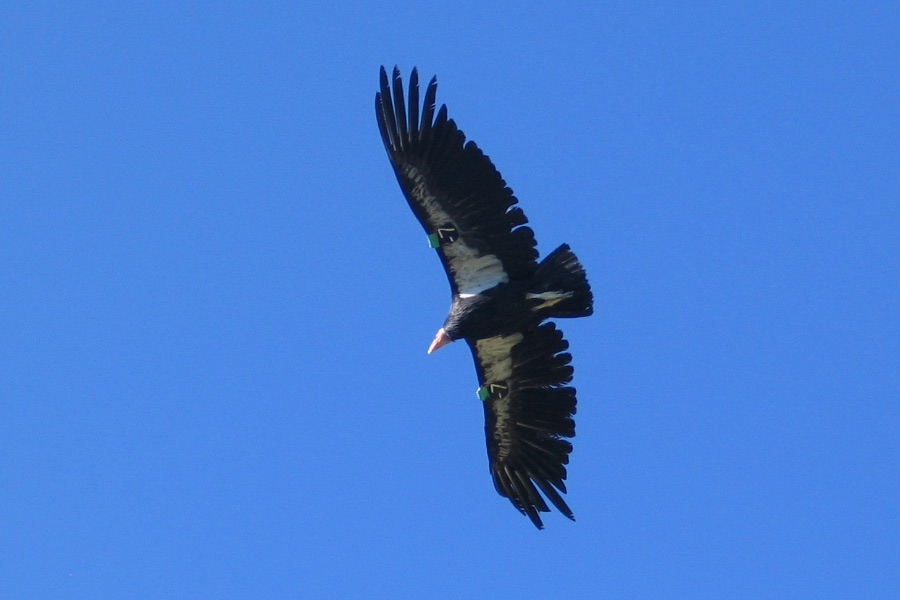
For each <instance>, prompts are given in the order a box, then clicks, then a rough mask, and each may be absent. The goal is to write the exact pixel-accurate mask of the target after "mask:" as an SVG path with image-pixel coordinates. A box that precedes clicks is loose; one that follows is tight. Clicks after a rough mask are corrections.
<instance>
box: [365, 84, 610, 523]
mask: <svg viewBox="0 0 900 600" xmlns="http://www.w3.org/2000/svg"><path fill="white" fill-rule="evenodd" d="M392 79H393V81H392V83H389V82H388V76H387V73H386V72H385V70H384V67H382V68H381V81H380V83H381V89H380V91H379V92H378V93H376V94H375V115H376V117H377V119H378V128H379V130H380V131H381V138H382V140H383V141H384V146H385V148H386V149H387V153H388V157H389V158H390V160H391V165H393V167H394V173H396V175H397V180H398V181H399V182H400V187H401V188H402V190H403V194H404V196H406V200H407V202H409V206H410V207H411V208H412V210H413V213H414V214H415V215H416V218H418V219H419V222H420V223H422V226H423V227H424V228H425V232H426V233H427V235H428V242H429V245H430V246H431V247H433V248H436V249H437V253H438V256H440V258H441V263H442V264H443V265H444V270H445V271H446V272H447V277H448V278H449V280H450V290H451V292H452V299H451V304H450V312H449V314H448V315H447V319H446V320H445V321H444V325H443V327H441V328H440V329H439V330H438V332H437V335H436V336H435V338H434V341H433V342H431V346H430V347H429V348H428V353H429V354H430V353H431V352H433V351H434V350H436V349H437V348H440V347H441V346H444V345H445V344H448V343H449V342H452V341H454V340H459V339H462V340H465V341H466V343H467V344H468V345H469V348H470V349H471V351H472V356H473V357H474V359H475V369H476V371H477V372H478V384H479V386H480V387H479V388H478V391H477V394H478V397H479V398H480V399H481V400H482V401H483V404H484V418H485V433H486V436H487V450H488V457H489V460H490V470H491V476H492V477H493V481H494V487H495V488H496V489H497V492H499V493H500V495H501V496H506V497H507V498H509V500H510V502H512V504H513V506H515V507H516V508H517V509H518V510H519V512H521V513H522V514H525V515H527V516H528V517H529V518H530V519H531V521H532V522H533V523H534V524H535V525H536V526H537V527H538V528H539V529H543V526H544V525H543V523H542V522H541V518H540V515H539V514H538V513H539V512H547V511H549V510H550V509H549V508H548V506H547V503H546V502H545V500H544V497H546V498H547V499H548V500H549V501H550V502H551V503H552V504H553V505H554V506H556V508H557V509H558V510H559V511H560V512H562V513H563V514H564V515H566V516H567V517H569V518H570V519H572V520H574V516H573V514H572V511H571V510H570V509H569V507H568V506H567V505H566V503H565V501H564V500H563V498H562V496H560V492H562V493H565V492H566V485H565V479H566V467H565V465H566V464H568V462H569V453H570V452H571V451H572V444H570V443H569V441H568V440H566V439H565V438H571V437H574V436H575V421H574V420H573V419H572V417H573V415H574V414H575V388H573V387H570V386H567V385H566V384H568V383H569V382H570V381H571V380H572V367H571V366H569V363H570V361H571V358H572V357H571V355H570V354H569V353H568V352H566V349H567V348H568V346H569V344H568V342H566V340H564V339H563V336H562V332H560V331H559V330H558V329H556V326H555V325H554V324H553V323H544V320H545V319H548V318H554V317H586V316H588V315H590V314H591V313H592V312H593V296H592V294H591V288H590V286H589V285H588V282H587V278H586V276H585V273H584V268H583V267H582V266H581V263H579V262H578V259H577V258H576V257H575V254H574V253H573V252H572V251H571V250H570V249H569V246H568V245H566V244H563V245H561V246H560V247H559V248H557V249H556V250H554V251H553V252H551V253H550V254H549V255H548V256H547V257H545V258H544V259H543V260H542V261H541V262H538V261H537V258H538V253H537V250H536V249H535V246H536V245H537V244H536V242H535V239H534V232H532V230H531V228H530V227H528V226H526V225H525V223H527V222H528V219H526V218H525V214H524V213H523V212H522V209H521V208H519V207H518V206H517V202H518V201H517V200H516V197H515V196H513V193H512V190H510V189H509V187H507V185H506V182H505V181H504V180H503V178H502V177H501V176H500V173H499V172H497V169H496V168H494V165H493V164H492V163H491V161H490V159H489V158H488V157H487V156H485V155H484V153H482V151H481V150H480V149H479V148H478V146H476V145H475V143H474V142H472V141H468V142H467V141H466V136H465V135H464V134H463V132H462V131H460V130H459V128H457V126H456V123H454V121H453V119H448V118H447V107H446V106H441V108H440V109H439V110H438V111H437V115H436V116H435V94H436V91H437V78H432V79H431V82H430V83H429V84H428V87H427V88H426V89H425V98H424V102H423V104H422V105H421V114H420V113H419V108H420V105H419V76H418V73H417V71H416V70H415V69H413V71H412V74H411V75H410V79H409V97H408V102H406V103H405V101H404V94H403V82H402V81H401V78H400V71H399V70H398V69H397V68H396V67H395V68H394V73H393V78H392ZM407 109H408V111H407ZM538 490H540V492H539V491H538ZM541 492H542V493H543V496H542V495H541Z"/></svg>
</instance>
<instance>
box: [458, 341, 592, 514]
mask: <svg viewBox="0 0 900 600" xmlns="http://www.w3.org/2000/svg"><path fill="white" fill-rule="evenodd" d="M469 347H470V348H471V350H472V356H473V357H474V359H475V367H476V369H477V371H478V383H479V385H480V386H481V387H479V388H478V396H479V398H481V399H482V401H483V402H484V429H485V434H486V436H487V450H488V458H489V461H490V470H491V476H492V477H493V480H494V487H495V488H496V489H497V492H498V493H499V494H500V495H501V496H506V497H507V498H509V501H510V502H512V504H513V506H515V507H516V508H517V509H518V510H519V512H521V513H522V514H525V515H527V516H528V517H529V518H530V519H531V521H532V523H534V524H535V526H536V527H537V528H538V529H543V527H544V524H543V522H542V521H541V518H540V515H539V514H538V513H540V512H547V511H549V510H550V508H549V507H548V506H547V503H546V502H545V501H544V497H546V498H547V499H548V500H550V502H551V503H552V504H553V505H554V506H555V507H556V508H557V509H558V510H559V511H560V512H561V513H563V514H564V515H566V516H567V517H569V518H570V519H572V520H573V521H574V520H575V517H574V515H573V514H572V511H571V510H570V509H569V507H568V506H567V505H566V503H565V501H564V500H563V498H562V496H560V492H562V493H565V492H566V485H565V479H566V464H568V462H569V453H571V451H572V444H571V443H569V441H568V440H566V439H564V438H571V437H574V436H575V421H574V420H573V418H572V417H573V416H574V415H575V388H572V387H567V386H566V384H567V383H569V382H570V381H571V380H572V373H573V369H572V367H571V366H570V365H569V362H570V361H571V358H572V357H571V355H570V354H569V353H567V352H565V350H566V349H567V348H568V347H569V344H568V342H566V340H565V339H563V335H562V332H561V331H559V330H558V329H556V326H555V325H554V324H553V323H545V324H543V325H541V326H539V327H535V328H533V329H529V330H527V331H523V332H519V333H513V334H511V335H506V336H497V337H492V338H486V339H481V340H475V341H469ZM542 494H543V497H542Z"/></svg>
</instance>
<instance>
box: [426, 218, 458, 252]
mask: <svg viewBox="0 0 900 600" xmlns="http://www.w3.org/2000/svg"><path fill="white" fill-rule="evenodd" d="M458 239H459V231H458V230H457V229H456V227H455V226H454V225H453V224H452V223H447V224H446V225H444V226H443V227H438V229H437V231H435V232H434V233H429V234H428V246H429V247H430V248H439V247H440V246H444V245H446V244H452V243H453V242H455V241H456V240H458Z"/></svg>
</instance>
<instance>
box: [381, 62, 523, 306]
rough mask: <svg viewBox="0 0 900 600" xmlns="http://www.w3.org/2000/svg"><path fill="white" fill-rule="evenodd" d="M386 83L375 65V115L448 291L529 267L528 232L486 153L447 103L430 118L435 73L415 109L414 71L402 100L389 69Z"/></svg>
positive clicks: (511, 276) (479, 286) (475, 287)
mask: <svg viewBox="0 0 900 600" xmlns="http://www.w3.org/2000/svg"><path fill="white" fill-rule="evenodd" d="M392 83H393V89H392V87H391V85H389V83H388V77H387V73H386V72H385V70H384V67H382V68H381V91H380V92H378V93H377V94H375V115H376V117H377V118H378V128H379V130H380V131H381V138H382V140H383V141H384V146H385V148H386V149H387V153H388V156H389V157H390V159H391V164H392V165H393V167H394V172H395V173H396V175H397V180H398V181H399V182H400V187H401V188H402V189H403V194H404V195H405V196H406V200H407V201H408V202H409V205H410V207H411V208H412V210H413V213H415V215H416V218H418V219H419V222H421V223H422V227H424V228H425V232H426V233H427V234H428V238H429V243H430V244H431V245H432V246H433V247H437V251H438V254H439V255H440V257H441V262H442V263H443V265H444V270H445V271H446V272H447V277H448V279H449V280H450V287H451V290H452V292H453V293H454V294H457V293H460V294H477V293H479V292H481V291H483V290H486V289H490V288H492V287H494V286H496V285H498V284H500V283H505V282H507V281H509V280H516V279H529V278H530V277H531V275H532V273H534V270H535V268H536V266H537V265H536V259H537V250H535V245H536V243H535V240H534V233H533V232H532V231H531V228H530V227H524V226H523V225H524V224H525V223H527V222H528V219H526V218H525V214H524V213H523V212H522V209H521V208H519V207H518V206H516V204H517V202H518V200H516V197H515V196H513V193H512V190H510V189H509V188H508V187H507V186H506V182H505V181H503V178H502V177H501V176H500V173H498V172H497V169H496V168H494V165H493V164H492V163H491V161H490V159H489V158H488V157H487V156H485V155H484V153H483V152H482V151H481V150H480V149H479V148H478V146H476V145H475V143H474V142H471V141H469V142H466V136H465V135H464V134H463V132H461V131H460V130H459V129H458V128H457V127H456V123H454V122H453V119H448V118H447V107H446V106H441V108H440V110H438V112H437V117H435V114H434V109H435V93H436V92H437V79H436V78H432V80H431V82H430V83H429V84H428V87H427V88H426V90H425V99H424V102H423V105H422V113H421V118H420V115H419V76H418V73H417V71H416V70H415V69H413V72H412V74H411V75H410V78H409V99H408V100H409V105H408V109H409V111H408V112H407V106H406V104H404V98H403V82H402V81H401V79H400V71H399V70H398V69H397V68H396V67H395V68H394V73H393V82H392Z"/></svg>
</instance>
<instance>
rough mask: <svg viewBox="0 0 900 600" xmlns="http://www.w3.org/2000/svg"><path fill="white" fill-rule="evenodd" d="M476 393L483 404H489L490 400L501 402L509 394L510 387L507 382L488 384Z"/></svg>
mask: <svg viewBox="0 0 900 600" xmlns="http://www.w3.org/2000/svg"><path fill="white" fill-rule="evenodd" d="M475 393H476V394H478V399H479V400H481V401H482V402H487V401H488V400H500V399H501V398H505V397H506V395H507V394H509V385H507V384H506V382H505V381H498V382H496V383H488V384H485V385H483V386H481V387H480V388H478V391H477V392H475Z"/></svg>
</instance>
